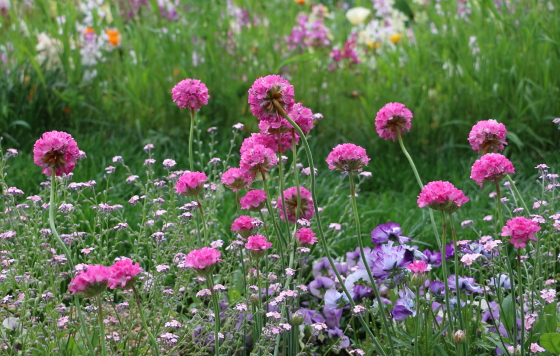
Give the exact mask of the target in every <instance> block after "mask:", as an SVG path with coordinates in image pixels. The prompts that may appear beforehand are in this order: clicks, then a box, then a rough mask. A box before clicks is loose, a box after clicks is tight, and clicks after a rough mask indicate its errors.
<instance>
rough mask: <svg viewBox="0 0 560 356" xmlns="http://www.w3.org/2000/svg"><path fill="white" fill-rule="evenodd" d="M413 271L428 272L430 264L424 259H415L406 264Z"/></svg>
mask: <svg viewBox="0 0 560 356" xmlns="http://www.w3.org/2000/svg"><path fill="white" fill-rule="evenodd" d="M406 268H408V269H409V270H410V271H411V272H412V273H426V272H428V271H429V270H430V266H429V265H428V264H427V263H425V262H424V261H414V262H412V263H411V264H409V265H408V266H406Z"/></svg>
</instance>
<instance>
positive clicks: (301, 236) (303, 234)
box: [296, 227, 317, 245]
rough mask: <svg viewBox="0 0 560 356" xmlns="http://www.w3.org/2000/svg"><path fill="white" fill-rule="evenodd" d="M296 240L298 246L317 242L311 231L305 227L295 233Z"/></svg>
mask: <svg viewBox="0 0 560 356" xmlns="http://www.w3.org/2000/svg"><path fill="white" fill-rule="evenodd" d="M296 238H297V239H298V241H299V243H300V244H307V245H313V244H314V243H316V242H317V237H316V236H315V233H314V232H313V230H311V229H310V228H307V227H303V228H301V229H299V230H298V232H296Z"/></svg>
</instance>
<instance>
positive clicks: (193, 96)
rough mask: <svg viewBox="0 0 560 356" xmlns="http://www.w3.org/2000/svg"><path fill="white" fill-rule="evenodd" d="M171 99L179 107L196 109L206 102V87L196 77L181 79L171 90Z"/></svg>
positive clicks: (207, 96)
mask: <svg viewBox="0 0 560 356" xmlns="http://www.w3.org/2000/svg"><path fill="white" fill-rule="evenodd" d="M171 94H172V98H173V101H174V102H175V103H176V104H177V106H178V107H179V108H181V109H187V108H189V109H191V110H193V111H194V110H198V109H200V108H201V107H202V105H207V104H208V99H209V98H210V95H208V88H207V87H206V85H204V83H202V82H201V81H200V80H198V79H185V80H181V81H180V82H179V83H178V84H177V85H175V87H174V88H173V89H172V90H171Z"/></svg>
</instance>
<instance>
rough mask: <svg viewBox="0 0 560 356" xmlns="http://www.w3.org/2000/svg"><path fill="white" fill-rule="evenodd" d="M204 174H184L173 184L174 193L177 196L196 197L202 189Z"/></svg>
mask: <svg viewBox="0 0 560 356" xmlns="http://www.w3.org/2000/svg"><path fill="white" fill-rule="evenodd" d="M206 179H207V178H206V174H204V173H201V172H187V173H184V174H183V175H182V176H181V177H180V178H179V180H178V181H177V183H176V184H175V191H176V192H177V194H179V195H186V196H194V195H198V194H199V193H200V192H201V191H202V189H203V188H204V182H206Z"/></svg>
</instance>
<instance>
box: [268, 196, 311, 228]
mask: <svg viewBox="0 0 560 356" xmlns="http://www.w3.org/2000/svg"><path fill="white" fill-rule="evenodd" d="M297 190H298V187H291V188H288V189H286V190H285V191H284V201H285V202H286V215H288V216H287V219H288V221H290V222H293V223H295V222H296V221H297V219H306V220H309V219H311V218H312V217H313V215H314V214H315V210H314V208H315V206H314V205H313V199H312V198H311V192H310V191H309V190H307V189H305V188H304V187H299V195H300V205H299V206H298V191H297ZM276 206H277V207H278V211H279V212H280V218H281V219H282V220H285V219H286V217H285V216H284V206H283V204H282V196H279V197H278V200H277V201H276Z"/></svg>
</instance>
